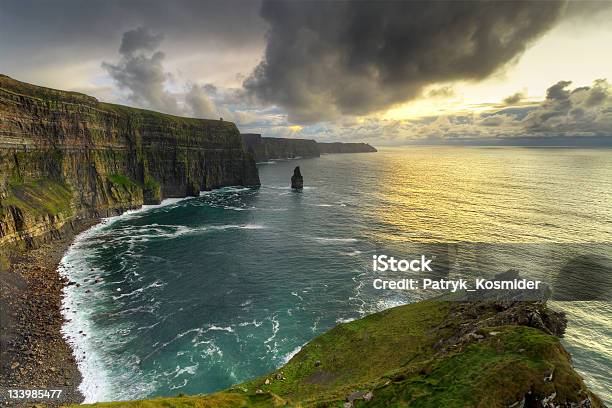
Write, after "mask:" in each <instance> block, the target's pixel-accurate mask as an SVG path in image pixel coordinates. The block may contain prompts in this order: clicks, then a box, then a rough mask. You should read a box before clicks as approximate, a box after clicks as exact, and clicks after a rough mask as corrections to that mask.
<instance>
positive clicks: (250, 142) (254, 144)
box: [242, 133, 319, 162]
mask: <svg viewBox="0 0 612 408" xmlns="http://www.w3.org/2000/svg"><path fill="white" fill-rule="evenodd" d="M242 137H243V139H244V142H245V145H246V146H247V149H248V150H249V151H250V152H251V153H252V154H253V156H254V157H255V161H257V162H261V161H266V160H270V159H287V158H295V157H319V148H318V147H317V142H315V141H314V140H308V139H282V138H274V137H261V135H258V134H254V133H247V134H243V135H242Z"/></svg>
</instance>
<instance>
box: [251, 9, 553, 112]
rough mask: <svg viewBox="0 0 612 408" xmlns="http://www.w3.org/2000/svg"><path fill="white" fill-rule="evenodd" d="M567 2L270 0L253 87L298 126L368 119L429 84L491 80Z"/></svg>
mask: <svg viewBox="0 0 612 408" xmlns="http://www.w3.org/2000/svg"><path fill="white" fill-rule="evenodd" d="M563 8H564V3H562V2H556V1H534V2H527V1H521V2H509V1H491V2H489V1H485V2H459V1H449V2H442V1H436V2H413V1H411V2H396V1H393V2H372V1H359V2H352V3H349V2H316V1H310V2H280V1H266V2H265V3H264V4H263V7H262V17H263V18H264V19H265V20H266V21H267V22H268V23H269V24H270V31H269V33H268V42H267V48H266V53H265V59H264V61H262V63H261V64H260V65H259V66H258V67H257V68H256V70H255V71H254V72H253V74H252V75H251V77H250V78H248V79H247V80H246V81H245V84H244V85H245V87H246V88H247V89H248V90H250V91H251V92H253V93H254V94H256V95H257V96H258V97H259V98H260V99H261V100H263V101H265V102H268V103H272V104H276V105H279V106H282V107H284V108H285V109H287V111H288V112H289V115H290V118H291V119H293V120H295V121H297V122H304V123H308V122H316V121H320V120H325V119H331V118H334V117H336V116H338V115H341V114H348V115H363V114H367V113H371V112H375V111H379V110H382V109H385V108H388V107H390V106H391V105H393V104H396V103H400V102H404V101H406V100H409V99H412V98H415V97H417V96H419V95H420V94H421V92H422V91H423V88H424V87H425V86H427V85H430V84H433V83H438V82H447V81H454V80H478V79H483V78H486V77H487V76H489V75H490V74H491V73H493V72H494V71H496V70H498V69H499V68H501V67H503V66H504V65H505V64H507V63H508V62H510V61H513V60H514V59H515V58H516V57H518V56H520V55H521V54H522V53H523V52H524V51H525V49H526V47H527V46H528V45H529V44H530V43H531V42H532V41H533V40H535V39H537V38H538V37H539V36H540V35H541V34H543V33H544V32H546V31H547V30H548V29H549V28H551V27H552V26H553V24H554V23H555V22H556V21H557V19H558V18H559V16H560V15H561V13H562V11H563Z"/></svg>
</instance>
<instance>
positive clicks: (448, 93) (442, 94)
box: [427, 86, 456, 98]
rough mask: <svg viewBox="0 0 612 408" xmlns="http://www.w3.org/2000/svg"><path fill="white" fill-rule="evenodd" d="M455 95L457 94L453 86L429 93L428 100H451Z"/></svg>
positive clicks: (436, 89)
mask: <svg viewBox="0 0 612 408" xmlns="http://www.w3.org/2000/svg"><path fill="white" fill-rule="evenodd" d="M455 95H456V93H455V90H454V89H453V87H452V86H442V87H439V88H433V89H431V90H429V91H428V92H427V97H428V98H451V97H453V96H455Z"/></svg>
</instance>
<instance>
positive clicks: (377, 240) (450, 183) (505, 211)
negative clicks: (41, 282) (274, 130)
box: [60, 147, 612, 403]
mask: <svg viewBox="0 0 612 408" xmlns="http://www.w3.org/2000/svg"><path fill="white" fill-rule="evenodd" d="M297 165H299V166H300V168H301V172H302V175H303V176H304V185H305V188H304V190H303V191H301V192H297V191H293V190H291V189H290V188H289V185H290V178H291V175H292V174H293V168H294V167H295V166H297ZM258 167H259V172H260V177H261V182H262V187H261V188H259V189H248V188H241V187H227V188H223V189H219V190H215V191H211V192H203V193H202V194H201V195H200V197H198V198H188V199H182V200H178V199H177V200H166V201H165V202H164V203H163V205H159V206H146V207H144V208H143V209H142V210H138V211H132V212H128V213H126V214H124V215H122V216H119V217H113V218H110V219H107V220H104V222H103V223H101V224H99V225H97V226H95V227H94V228H92V229H90V230H88V231H86V232H84V233H83V234H81V235H80V236H79V237H78V238H77V240H76V241H75V243H74V244H73V245H72V247H71V248H70V250H69V251H68V252H67V253H66V255H65V257H64V259H63V260H62V262H61V265H60V273H62V274H63V275H64V276H67V277H68V278H70V279H71V280H73V281H76V282H78V283H79V286H78V287H77V286H76V285H73V286H69V287H67V288H66V289H65V298H64V302H63V313H64V315H65V316H66V318H67V319H68V321H67V323H66V324H65V326H64V327H63V333H64V336H65V337H66V338H67V339H68V341H69V342H70V344H71V345H72V346H73V348H74V352H75V355H76V356H77V360H78V364H79V368H80V370H81V372H82V373H83V377H84V380H83V383H82V384H81V390H82V392H83V393H84V395H85V396H86V402H96V401H110V400H124V399H137V398H145V397H153V396H167V395H177V394H179V393H183V394H195V393H207V392H213V391H217V390H221V389H224V388H227V387H229V386H231V385H232V384H235V383H239V382H241V381H245V380H247V379H250V378H253V377H256V376H259V375H262V374H264V373H266V372H269V371H272V370H274V369H275V368H276V367H278V366H280V365H282V364H283V363H284V362H286V361H288V359H289V358H290V357H291V356H292V355H294V354H295V353H296V352H297V351H298V350H299V348H300V346H302V345H303V344H304V343H306V342H308V341H309V340H311V339H312V338H313V337H315V336H317V335H318V334H321V333H323V332H325V331H327V330H329V329H330V328H332V327H334V326H335V325H337V324H338V323H342V322H346V321H350V320H353V319H356V318H359V317H362V316H364V315H366V314H369V313H373V312H376V311H379V310H383V309H386V308H389V307H393V306H397V305H401V304H405V303H409V302H414V301H417V300H419V299H422V298H426V297H429V296H432V295H433V294H432V293H430V292H427V291H400V290H376V289H374V287H373V284H372V282H373V279H374V278H376V277H378V276H377V275H380V274H379V273H377V272H374V271H373V270H372V256H373V255H375V254H388V255H396V256H397V257H400V258H407V257H409V256H418V254H422V253H434V254H436V255H434V256H437V257H439V258H438V259H440V260H441V261H440V262H439V264H441V265H443V266H444V268H443V269H444V273H445V274H449V273H450V274H464V275H468V276H479V274H483V273H486V274H489V275H490V274H494V273H498V272H503V271H505V270H508V269H515V270H518V271H519V272H520V273H522V274H526V275H528V276H535V277H538V278H542V279H544V280H546V281H547V282H550V283H551V284H552V285H553V286H555V285H557V286H559V287H560V286H561V284H564V285H565V288H566V289H568V288H569V289H568V290H569V292H570V293H569V295H567V296H566V297H565V298H564V299H562V300H561V299H556V300H554V301H552V302H551V305H552V306H553V307H554V308H556V309H560V310H563V311H565V312H566V313H567V315H568V318H569V325H568V329H567V333H566V336H565V338H564V339H563V344H564V345H565V346H566V348H567V349H568V350H569V351H570V353H571V354H572V356H573V360H574V364H575V366H576V368H577V369H578V371H579V372H580V373H581V374H582V375H583V377H584V378H585V380H586V382H587V384H588V385H589V386H590V387H591V388H592V390H593V391H594V392H595V393H597V394H598V395H599V396H601V397H602V398H603V399H604V400H606V401H607V402H608V403H612V391H611V390H612V383H611V380H610V375H609V374H610V372H612V304H611V303H610V296H609V295H610V285H609V282H610V280H609V279H610V276H611V273H612V272H611V270H612V269H610V268H609V265H610V264H609V258H610V257H611V252H610V244H611V243H612V205H611V198H612V150H609V149H599V150H597V149H593V150H590V149H564V148H511V147H504V148H467V147H412V148H389V149H382V150H381V151H379V152H378V153H372V154H339V155H325V156H322V157H320V158H313V159H299V160H286V161H271V162H267V163H261V164H259V165H258ZM584 260H586V261H585V262H586V264H587V265H589V268H588V270H585V271H582V270H581V269H580V265H582V264H584V263H585V262H582V261H584ZM576 262H578V263H580V265H578V267H576ZM581 262H582V263H581ZM593 265H595V267H592V266H593ZM389 276H390V275H389ZM557 286H555V287H557Z"/></svg>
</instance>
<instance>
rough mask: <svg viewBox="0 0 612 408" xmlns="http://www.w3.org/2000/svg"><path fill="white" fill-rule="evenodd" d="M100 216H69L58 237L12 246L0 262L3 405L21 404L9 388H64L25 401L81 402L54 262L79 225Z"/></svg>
mask: <svg viewBox="0 0 612 408" xmlns="http://www.w3.org/2000/svg"><path fill="white" fill-rule="evenodd" d="M97 223H98V220H91V219H90V220H82V221H78V222H73V223H72V224H70V225H68V226H67V227H66V228H64V230H63V231H62V232H61V237H60V238H59V239H56V240H53V241H51V242H48V243H43V244H41V245H39V246H38V247H36V248H35V249H29V250H27V251H19V250H13V251H11V252H10V253H9V254H8V255H6V259H5V261H8V262H6V263H8V265H7V264H5V265H3V267H2V268H0V274H1V276H0V278H1V279H0V285H1V286H0V289H1V290H0V292H1V295H0V305H1V306H2V307H1V308H0V321H1V322H2V325H1V329H0V330H1V331H0V346H1V347H0V349H1V352H0V353H1V354H0V357H1V358H0V370H1V371H2V376H1V378H0V389H1V390H2V397H3V399H4V401H2V404H3V405H4V406H24V403H26V401H24V400H10V399H9V398H8V391H7V390H9V389H50V390H51V389H53V390H62V393H61V397H60V398H59V399H44V400H41V399H39V400H29V401H28V402H27V403H26V404H28V403H31V404H41V405H44V406H59V405H62V404H67V403H81V402H82V401H83V399H84V398H83V395H81V393H80V392H79V391H78V386H79V384H80V383H81V380H82V377H81V373H80V372H79V369H78V366H77V363H76V360H75V356H74V355H73V351H72V349H71V347H70V345H69V344H68V343H67V342H66V341H65V340H64V338H63V337H62V334H61V328H62V325H63V324H64V322H65V321H64V317H63V315H62V313H61V305H62V296H63V288H64V287H65V286H66V285H67V284H68V281H67V280H66V279H64V278H62V277H60V275H59V272H58V265H59V263H60V261H61V259H62V257H63V256H64V254H65V253H66V251H67V250H68V248H69V247H70V245H71V244H72V242H73V241H74V238H75V237H76V236H77V235H78V234H79V233H80V232H82V231H85V230H86V229H88V228H90V227H91V226H93V225H95V224H97Z"/></svg>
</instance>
